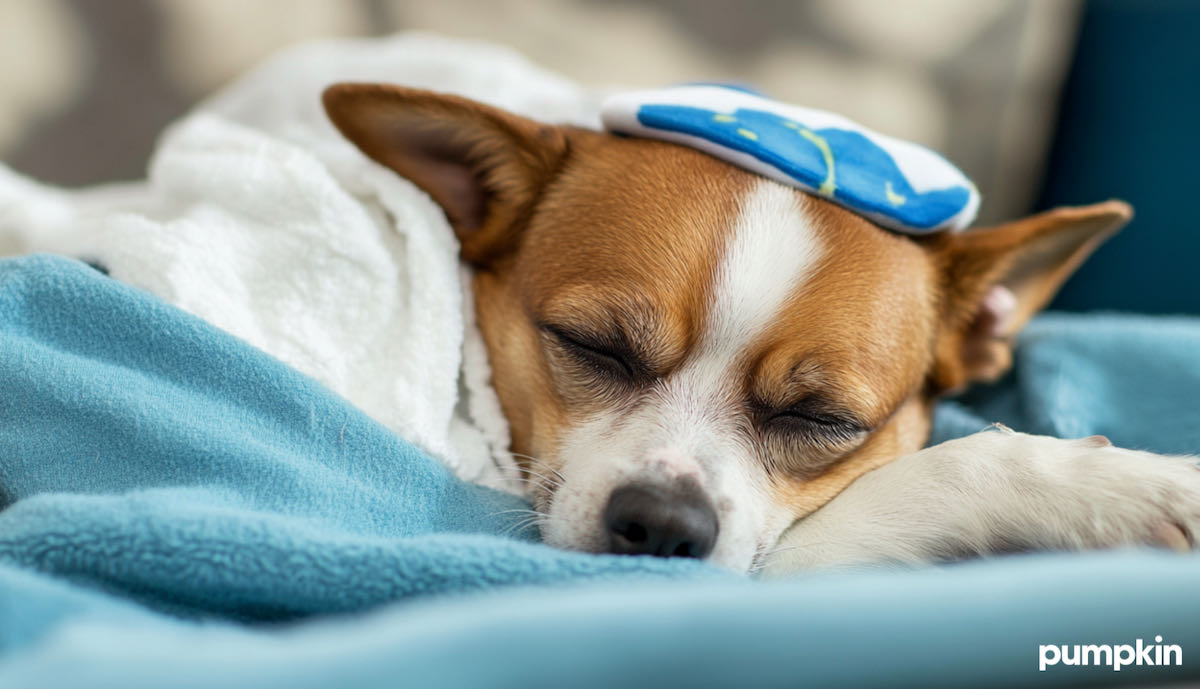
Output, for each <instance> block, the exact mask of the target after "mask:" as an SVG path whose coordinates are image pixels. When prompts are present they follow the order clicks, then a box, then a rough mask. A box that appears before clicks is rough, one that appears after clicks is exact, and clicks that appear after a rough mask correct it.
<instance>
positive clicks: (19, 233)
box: [0, 34, 599, 492]
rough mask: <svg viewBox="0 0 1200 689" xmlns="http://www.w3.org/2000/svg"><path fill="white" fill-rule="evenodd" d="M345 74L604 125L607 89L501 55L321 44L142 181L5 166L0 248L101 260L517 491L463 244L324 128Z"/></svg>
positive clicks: (221, 101)
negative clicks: (53, 179) (42, 180)
mask: <svg viewBox="0 0 1200 689" xmlns="http://www.w3.org/2000/svg"><path fill="white" fill-rule="evenodd" d="M337 81H384V82H393V83H401V84H407V85H411V86H419V87H424V88H431V89H435V90H439V91H448V92H455V93H459V94H462V95H465V96H469V97H471V98H475V99H477V100H480V101H484V102H487V103H491V104H493V105H497V106H499V107H503V108H506V109H508V110H510V111H513V112H517V113H520V114H524V115H527V116H530V117H535V118H538V119H540V120H543V121H546V122H563V123H566V122H569V123H574V124H579V125H583V126H588V127H593V128H597V127H599V116H598V112H599V108H598V99H599V96H598V94H592V93H589V92H586V91H584V90H583V89H581V88H579V87H578V86H575V85H573V84H571V83H569V82H568V81H566V80H565V79H562V78H560V77H558V76H556V75H554V74H551V73H549V72H546V71H543V70H541V69H539V68H537V67H535V66H533V65H531V64H529V63H528V62H527V61H525V60H524V59H523V58H521V57H520V56H518V55H516V54H514V53H512V52H511V51H508V50H506V49H502V48H498V47H495V46H491V45H486V44H480V43H474V42H466V41H458V40H450V39H445V38H440V37H435V36H429V35H420V34H409V35H400V36H396V37H393V38H387V39H380V40H352V41H330V42H321V43H315V44H309V45H305V46H302V47H300V48H297V49H293V50H291V51H289V52H286V53H284V54H282V55H280V56H278V57H276V58H275V59H273V60H271V61H270V62H268V63H267V64H265V65H263V66H261V67H260V68H258V69H256V70H254V71H253V72H251V73H250V74H249V75H247V76H245V77H244V78H242V79H241V80H239V81H238V82H236V83H234V84H233V85H231V86H229V87H228V88H226V89H224V90H223V91H221V92H219V93H218V94H216V95H215V96H214V97H212V98H211V99H209V100H208V101H206V102H204V103H202V104H201V105H199V106H198V107H197V108H196V109H195V110H194V111H193V112H192V113H191V114H190V115H188V116H187V117H185V118H184V119H183V120H181V121H180V122H178V123H176V124H174V125H173V126H171V127H170V128H168V130H167V131H166V132H165V133H164V134H163V136H162V138H161V140H160V141H159V144H158V147H157V150H156V153H155V154H154V156H153V159H152V161H151V163H150V167H149V172H148V178H147V179H146V180H145V181H144V182H137V183H131V184H123V185H116V186H111V187H104V188H96V189H89V190H83V191H66V190H61V189H54V188H48V187H45V186H41V185H38V184H37V183H35V182H33V181H31V180H28V179H25V178H23V177H21V176H19V175H18V174H16V173H15V172H13V171H12V170H10V169H8V168H6V167H4V166H2V165H0V254H18V253H29V252H38V251H49V252H54V253H62V254H67V255H71V256H76V257H81V258H86V259H89V260H94V261H97V262H99V263H101V264H103V265H104V266H105V267H107V268H108V270H109V271H110V274H111V275H112V277H113V278H115V279H117V280H120V281H122V282H126V283H129V284H132V285H135V286H137V287H141V288H143V289H146V290H148V291H150V292H152V293H154V294H156V295H158V296H159V297H161V298H162V299H164V300H166V301H168V302H170V303H172V304H174V305H176V306H179V307H180V308H183V309H185V310H187V311H190V312H191V313H193V314H195V315H197V316H199V317H201V318H203V319H205V320H207V321H209V322H211V323H213V324H215V325H217V326H219V327H221V328H223V329H225V330H227V331H229V332H231V333H233V334H235V335H237V336H239V337H241V338H243V339H245V340H247V341H249V342H250V343H252V344H254V345H255V346H257V347H259V348H261V349H263V350H266V351H267V352H269V353H271V354H272V355H274V356H276V357H278V358H279V359H281V360H283V361H284V362H286V363H288V364H290V365H291V366H294V367H295V368H297V369H299V370H301V371H303V372H304V373H306V374H308V375H310V376H312V377H313V378H316V379H317V380H319V381H321V382H322V383H324V384H325V385H327V386H328V387H330V388H331V389H333V390H334V391H336V392H338V393H339V394H341V395H342V396H344V397H346V398H347V399H349V400H350V401H351V402H353V403H354V404H355V405H357V406H358V407H359V408H361V409H362V410H364V411H365V412H366V413H367V414H369V415H371V416H372V417H373V418H375V419H376V420H378V421H379V422H381V423H383V424H384V425H386V426H388V427H389V428H391V429H393V430H394V431H396V432H397V433H399V434H400V435H401V436H403V437H404V438H406V439H407V440H409V441H411V442H413V443H415V444H417V445H419V446H421V447H423V448H424V449H426V450H427V451H429V452H431V453H433V454H434V455H435V456H437V457H439V458H441V459H442V460H443V461H444V462H445V463H446V464H447V465H448V466H450V467H451V468H452V469H454V470H455V472H456V473H457V474H458V475H459V476H461V477H463V478H464V479H467V480H470V481H475V482H479V483H483V484H485V485H491V486H493V487H496V488H501V489H505V490H509V491H514V492H519V491H517V488H516V487H517V484H515V483H514V482H512V481H508V480H507V477H511V476H512V475H513V463H512V458H511V456H510V455H509V453H508V450H507V448H508V442H509V440H508V428H507V424H506V423H505V420H504V417H503V415H502V414H501V412H500V407H499V402H498V400H497V399H496V395H495V392H494V391H493V390H492V388H491V385H490V373H489V369H488V363H487V353H486V351H485V349H484V345H483V341H482V339H481V337H480V335H479V333H478V332H477V330H476V328H475V325H474V320H473V311H472V308H471V304H470V300H469V296H470V295H469V291H467V290H464V287H465V286H466V283H467V280H468V274H467V271H466V269H465V268H464V267H462V266H461V265H460V262H459V260H458V246H457V242H456V240H455V238H454V235H453V233H452V232H451V230H450V228H449V226H448V225H447V223H446V220H445V218H444V216H443V215H442V212H441V210H440V209H439V208H438V207H437V206H435V205H434V204H433V202H432V201H431V200H430V199H429V198H428V197H427V196H426V195H425V194H424V193H422V192H421V191H419V190H418V189H417V188H416V187H414V186H413V185H412V184H410V183H409V182H407V181H406V180H404V179H401V178H399V177H398V176H397V175H395V174H394V173H392V172H391V171H389V170H386V169H384V168H382V167H380V166H379V165H377V164H375V163H374V162H372V161H370V160H368V159H367V158H366V157H364V156H363V155H362V154H361V153H360V152H359V151H358V150H357V149H355V148H354V147H353V146H351V145H350V144H349V143H347V142H346V141H345V140H344V139H342V138H341V137H340V136H339V135H338V134H337V132H336V131H335V130H334V129H333V127H332V125H331V124H330V123H329V122H328V121H327V120H326V118H325V115H324V111H323V110H322V108H321V104H320V94H321V91H322V90H323V89H324V88H325V86H327V85H328V84H331V83H334V82H337ZM129 107H137V105H136V104H133V103H131V104H130V105H129ZM79 155H80V156H86V155H87V151H79Z"/></svg>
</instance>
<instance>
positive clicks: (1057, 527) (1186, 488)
mask: <svg viewBox="0 0 1200 689" xmlns="http://www.w3.org/2000/svg"><path fill="white" fill-rule="evenodd" d="M963 440H964V441H967V440H969V441H970V443H971V445H970V449H971V450H972V451H975V452H984V453H986V454H987V455H990V456H991V457H992V459H993V461H995V462H1001V463H1007V464H1009V465H1010V466H1012V467H1013V468H1014V469H1015V470H1016V474H1015V475H1014V476H1013V477H1011V479H1010V480H1007V481H1008V482H1010V483H1011V485H1007V486H1006V485H1004V484H1005V483H1006V479H1005V478H1004V474H1005V472H1001V473H1000V474H999V476H1000V479H1001V480H999V481H997V482H995V483H993V485H992V487H993V488H994V489H995V490H997V491H1016V493H1017V494H1016V495H1008V496H1006V499H1007V501H1010V502H1011V503H1012V504H1011V505H1010V509H1012V510H1016V511H1017V513H1016V514H1013V515H1009V516H1007V517H1006V518H1002V521H1003V522H1006V523H1007V524H1006V525H1007V527H1008V528H1007V529H1006V531H1007V532H1008V533H1006V534H1003V535H1004V536H1005V537H1008V538H1011V540H1012V542H1013V543H1014V544H1015V545H1017V547H1025V548H1057V549H1063V548H1066V549H1084V548H1106V547H1114V546H1123V545H1154V546H1161V547H1167V548H1171V549H1174V550H1191V549H1193V548H1195V547H1196V543H1197V538H1198V537H1200V466H1198V465H1197V458H1195V457H1179V456H1168V455H1156V454H1152V453H1149V452H1139V451H1137V450H1126V449H1122V448H1118V447H1113V445H1112V443H1110V442H1109V441H1108V439H1107V438H1104V437H1103V436H1092V437H1089V438H1081V439H1078V440H1061V439H1058V438H1051V437H1046V436H1034V435H1026V434H1022V433H1014V432H1011V431H1006V430H1002V431H999V432H990V433H981V434H977V435H975V436H970V438H969V439H967V438H964V439H963ZM949 444H950V443H948V445H949ZM984 473H985V474H986V475H988V476H991V477H992V478H996V477H997V474H996V473H995V472H994V471H989V472H984Z"/></svg>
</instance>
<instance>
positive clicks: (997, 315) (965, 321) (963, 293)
mask: <svg viewBox="0 0 1200 689" xmlns="http://www.w3.org/2000/svg"><path fill="white" fill-rule="evenodd" d="M1132 215H1133V211H1132V210H1131V209H1130V207H1129V206H1128V205H1127V204H1125V203H1122V202H1120V201H1108V202H1105V203H1098V204H1095V205H1092V206H1081V207H1077V208H1058V209H1055V210H1052V211H1047V212H1045V213H1040V214H1038V215H1034V216H1031V217H1028V218H1025V219H1023V220H1018V221H1016V222H1012V223H1008V224H1006V225H1000V226H997V227H990V228H984V229H977V230H968V231H966V232H963V233H961V234H947V235H941V236H938V237H935V238H933V239H931V240H930V247H931V248H932V250H933V251H934V255H935V258H936V260H937V261H938V263H939V264H940V266H941V275H942V280H943V283H944V294H945V295H946V297H945V301H944V303H943V305H942V331H941V334H940V336H939V339H938V343H937V350H936V355H935V362H934V368H933V373H932V375H931V385H932V388H933V390H934V391H935V392H939V393H940V392H947V391H954V390H957V389H960V388H962V387H963V386H964V385H966V384H968V383H971V382H974V381H990V380H995V379H996V378H998V377H999V376H1000V375H1001V374H1003V373H1004V372H1005V371H1006V370H1008V367H1009V365H1010V364H1011V362H1012V341H1013V338H1014V337H1015V336H1016V335H1017V333H1018V332H1019V331H1020V329H1021V328H1022V327H1024V325H1025V324H1026V323H1027V322H1028V321H1029V319H1030V318H1032V317H1033V315H1034V314H1035V313H1037V312H1038V311H1039V310H1041V309H1042V308H1043V307H1044V306H1045V305H1046V304H1047V303H1049V301H1050V300H1051V299H1052V298H1053V297H1054V295H1055V293H1056V292H1057V291H1058V289H1059V288H1060V287H1061V286H1062V284H1063V283H1064V282H1066V280H1067V278H1068V277H1070V275H1071V273H1073V272H1074V271H1075V270H1076V269H1077V268H1078V267H1079V266H1080V264H1082V263H1083V261H1084V260H1085V259H1086V258H1087V257H1088V256H1089V255H1090V254H1091V253H1092V252H1093V251H1095V249H1096V248H1097V247H1098V246H1099V245H1100V244H1101V243H1102V242H1103V241H1104V240H1106V239H1108V238H1109V237H1110V236H1112V235H1113V234H1114V233H1115V232H1116V231H1117V230H1119V229H1121V227H1122V226H1123V225H1125V223H1126V222H1128V221H1129V219H1130V218H1131V217H1132Z"/></svg>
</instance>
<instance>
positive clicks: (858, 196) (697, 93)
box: [601, 85, 979, 234]
mask: <svg viewBox="0 0 1200 689" xmlns="http://www.w3.org/2000/svg"><path fill="white" fill-rule="evenodd" d="M601 117H602V119H603V121H604V127H605V129H607V130H608V131H611V132H616V133H620V134H628V135H631V136H639V137H645V138H651V139H662V140H664V141H671V142H674V143H678V144H682V145H684V146H689V147H691V148H696V149H699V150H701V151H704V152H705V153H708V154H709V155H712V156H715V157H717V158H720V159H721V160H724V161H726V162H729V163H732V164H734V165H737V166H739V167H742V168H745V169H747V170H750V171H752V172H756V173H758V174H760V175H765V176H767V177H770V178H771V179H774V180H776V181H778V182H782V183H783V184H787V185H789V186H793V187H798V188H800V189H803V190H805V191H808V192H810V193H813V194H817V195H819V196H823V197H825V198H828V199H830V200H832V201H834V202H836V203H838V204H840V205H842V206H844V207H846V208H848V209H850V210H851V211H854V212H855V213H858V214H859V215H862V216H864V217H866V218H868V219H870V220H872V221H874V222H875V223H878V224H879V225H882V226H884V227H886V228H888V229H891V230H895V231H897V232H903V233H906V234H927V233H930V232H936V231H939V230H961V229H963V228H965V227H967V226H968V225H970V224H971V221H973V220H974V219H975V213H976V211H977V210H978V208H979V192H978V191H977V190H976V189H975V185H973V184H971V180H969V179H967V177H966V175H964V174H963V173H962V172H961V171H960V170H959V169H958V168H956V167H954V165H952V164H951V163H950V162H949V161H948V160H946V159H945V158H943V157H942V156H940V155H938V154H937V153H934V152H933V151H931V150H929V149H928V148H925V147H924V146H920V145H918V144H914V143H911V142H908V141H901V140H899V139H894V138H892V137H890V136H885V135H883V134H879V133H877V132H873V131H871V130H870V129H867V128H866V127H863V126H862V125H859V124H856V123H854V122H851V121H850V120H848V119H846V118H844V117H841V116H840V115H835V114H833V113H829V112H824V111H821V110H813V109H810V108H802V107H800V106H796V105H789V104H786V103H779V102H776V101H773V100H770V99H768V98H764V97H762V96H759V95H756V94H754V93H750V92H748V91H744V90H741V89H737V88H732V87H728V86H715V85H687V86H673V87H670V88H665V89H660V90H655V91H633V92H626V93H619V94H616V95H614V96H611V97H609V98H608V99H607V100H606V101H605V102H604V104H603V106H602V109H601Z"/></svg>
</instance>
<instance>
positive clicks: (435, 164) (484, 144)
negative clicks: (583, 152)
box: [322, 84, 567, 263]
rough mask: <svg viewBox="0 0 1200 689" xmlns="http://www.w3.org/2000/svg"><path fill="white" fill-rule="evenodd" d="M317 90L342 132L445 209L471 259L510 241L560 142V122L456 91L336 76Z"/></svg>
mask: <svg viewBox="0 0 1200 689" xmlns="http://www.w3.org/2000/svg"><path fill="white" fill-rule="evenodd" d="M322 98H323V101H324V104H325V111H326V113H328V115H329V119H330V120H332V121H333V123H334V125H336V126H337V128H338V129H339V130H341V132H342V134H343V135H345V136H346V138H348V139H349V140H350V141H352V142H354V144H355V145H356V146H358V147H359V148H360V149H362V151H363V152H364V153H366V154H367V155H368V156H370V157H371V158H374V159H375V160H377V161H378V162H380V163H382V164H384V165H386V166H388V167H390V168H392V169H393V170H395V171H396V172H398V173H400V174H401V175H402V176H404V177H406V178H408V179H409V180H411V181H412V182H413V183H414V184H416V185H417V186H418V187H420V188H421V189H422V190H424V191H425V192H426V193H427V194H429V195H430V196H431V197H433V200H434V201H436V202H437V203H438V205H440V206H441V207H442V209H443V210H445V212H446V217H447V218H448V219H449V221H450V225H451V226H452V227H453V228H454V231H455V233H456V234H457V235H458V238H459V241H460V242H461V243H462V252H463V257H464V258H465V259H466V260H467V261H469V262H472V263H486V262H487V261H488V260H490V259H492V258H494V257H496V256H498V255H500V254H503V253H504V252H505V251H506V250H507V249H509V248H511V247H512V245H513V243H514V240H515V239H516V232H517V230H518V229H519V226H520V224H521V222H522V221H523V220H524V218H525V216H526V215H527V214H528V212H529V210H530V209H531V208H532V206H533V205H534V203H535V202H536V200H537V198H538V196H539V195H540V193H541V191H542V189H543V188H544V187H545V185H546V184H547V183H548V182H549V180H550V179H551V177H552V176H553V175H554V172H555V171H556V170H557V169H558V167H559V165H560V163H561V161H562V159H563V157H564V156H565V155H566V151H567V143H566V134H565V132H564V131H563V130H562V129H561V128H558V127H553V126H549V125H543V124H539V123H537V122H534V121H532V120H528V119H525V118H523V117H518V116H516V115H513V114H510V113H507V112H504V111H502V110H498V109H496V108H492V107H489V106H487V105H483V104H481V103H477V102H475V101H472V100H468V99H466V98H460V97H458V96H452V95H448V94H441V93H434V92H432V91H423V90H420V89H410V88H403V87H399V86H390V85H386V84H335V85H333V86H330V87H329V88H327V89H326V90H325V93H324V95H323V97H322Z"/></svg>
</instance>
